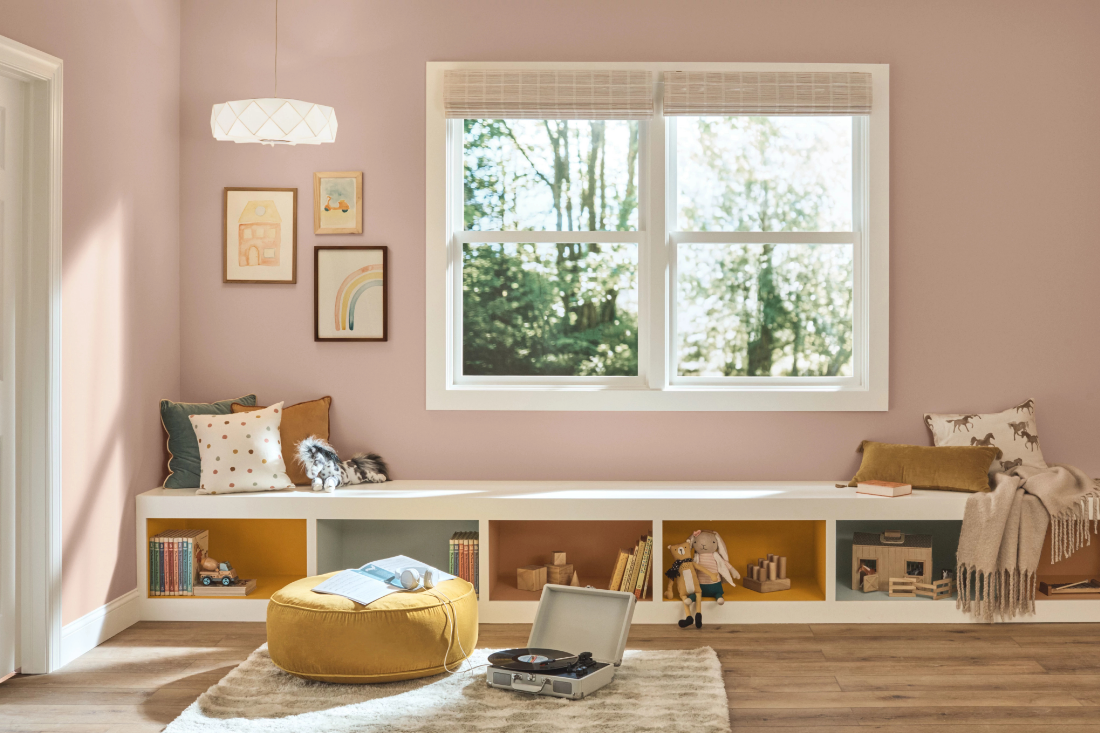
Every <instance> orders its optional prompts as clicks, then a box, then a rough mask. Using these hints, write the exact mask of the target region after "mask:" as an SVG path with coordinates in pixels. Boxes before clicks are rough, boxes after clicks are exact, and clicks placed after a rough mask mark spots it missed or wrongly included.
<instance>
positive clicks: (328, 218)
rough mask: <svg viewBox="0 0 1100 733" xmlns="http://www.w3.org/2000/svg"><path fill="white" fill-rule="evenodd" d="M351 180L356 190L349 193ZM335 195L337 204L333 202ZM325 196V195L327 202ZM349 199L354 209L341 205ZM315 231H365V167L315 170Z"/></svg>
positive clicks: (355, 232) (351, 232)
mask: <svg viewBox="0 0 1100 733" xmlns="http://www.w3.org/2000/svg"><path fill="white" fill-rule="evenodd" d="M326 179H327V180H328V181H329V182H328V183H326ZM349 184H350V185H353V186H354V188H355V190H354V193H350V194H349V193H348V191H347V186H348V185H349ZM326 186H330V187H331V190H325V188H326ZM334 196H335V197H336V203H335V204H333V203H332V198H333V197H334ZM349 196H350V197H351V198H350V201H349V198H348V197H349ZM322 198H323V199H325V200H324V202H322V200H321V199H322ZM349 203H350V204H351V206H352V208H353V211H349V210H348V209H347V208H342V207H340V206H339V205H340V204H344V205H347V204H349ZM313 233H314V234H362V233H363V171H327V172H324V173H314V174H313Z"/></svg>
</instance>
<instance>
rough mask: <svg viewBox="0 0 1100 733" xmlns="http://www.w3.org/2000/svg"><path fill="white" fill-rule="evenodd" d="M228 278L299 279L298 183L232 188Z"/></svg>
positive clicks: (226, 230) (225, 221)
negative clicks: (278, 186)
mask: <svg viewBox="0 0 1100 733" xmlns="http://www.w3.org/2000/svg"><path fill="white" fill-rule="evenodd" d="M222 250H223V252H222V282H226V283H296V282H298V189H296V188H226V189H225V191H224V206H223V209H222Z"/></svg>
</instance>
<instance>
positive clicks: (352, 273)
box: [313, 245, 389, 341]
mask: <svg viewBox="0 0 1100 733" xmlns="http://www.w3.org/2000/svg"><path fill="white" fill-rule="evenodd" d="M388 271H389V248H388V247H386V246H384V245H343V246H340V245H333V246H326V245H318V246H316V247H314V248H313V340H314V341H388V340H389V284H388ZM379 289H380V291H381V292H380V294H379V295H380V297H379V295H375V294H374V292H372V291H377V290H379ZM364 296H365V297H366V298H367V300H362V298H363V297H364ZM364 306H365V312H364V311H362V310H360V308H363V307H364ZM375 309H377V310H375ZM364 316H366V322H365V323H364ZM357 317H358V318H359V324H356V318H357ZM345 334H347V335H345ZM357 334H358V335H357Z"/></svg>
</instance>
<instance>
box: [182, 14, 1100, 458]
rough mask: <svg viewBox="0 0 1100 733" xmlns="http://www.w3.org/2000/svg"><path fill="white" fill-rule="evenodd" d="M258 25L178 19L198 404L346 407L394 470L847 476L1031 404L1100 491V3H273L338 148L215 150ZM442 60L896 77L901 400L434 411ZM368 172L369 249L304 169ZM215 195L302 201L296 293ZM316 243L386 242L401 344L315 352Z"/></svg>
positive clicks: (258, 84)
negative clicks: (733, 66)
mask: <svg viewBox="0 0 1100 733" xmlns="http://www.w3.org/2000/svg"><path fill="white" fill-rule="evenodd" d="M271 8H272V3H271V2H269V1H268V0H262V1H261V0H249V1H247V2H245V1H241V2H235V3H222V2H215V1H214V0H186V1H185V2H184V5H183V50H182V68H183V72H182V80H181V86H182V102H181V105H182V106H181V123H180V124H181V134H182V141H181V153H182V166H181V168H182V179H181V211H182V220H181V263H180V264H181V287H182V293H183V298H182V302H181V333H182V392H183V397H184V398H186V399H189V400H200V399H201V400H207V399H216V398H223V397H228V396H232V395H238V394H242V393H245V392H248V391H255V392H256V393H257V394H259V396H260V399H261V400H262V401H264V402H273V401H276V400H287V401H290V402H294V401H298V400H303V399H309V398H313V397H316V396H319V395H324V394H331V395H332V397H333V408H332V416H333V422H332V426H333V431H334V441H335V443H336V445H337V447H338V448H341V449H344V450H349V451H350V450H355V449H362V448H371V449H373V450H376V451H378V452H380V453H382V454H383V455H384V456H385V457H386V458H387V459H388V460H389V461H390V463H391V465H392V466H393V468H394V474H395V475H396V476H397V477H400V478H440V479H442V478H485V479H502V478H517V479H518V478H526V479H539V478H555V479H833V478H837V479H839V478H843V477H848V476H851V475H852V473H853V472H854V471H855V468H856V466H857V456H856V454H855V452H854V451H855V448H856V446H857V445H858V443H859V441H860V440H862V439H864V438H869V439H877V440H883V441H896V442H912V443H926V442H927V441H928V440H929V436H928V434H927V431H926V429H925V427H924V423H923V421H922V418H921V415H922V413H923V412H925V411H968V412H977V411H996V410H1002V409H1005V408H1007V407H1009V406H1010V405H1013V404H1016V403H1018V402H1019V401H1021V400H1023V399H1025V398H1027V397H1033V398H1035V399H1036V401H1037V402H1038V405H1039V413H1040V414H1039V424H1040V427H1041V428H1042V437H1043V449H1044V454H1045V455H1046V456H1047V457H1048V459H1050V460H1053V461H1058V462H1068V463H1073V464H1077V465H1079V466H1081V467H1082V468H1085V469H1087V470H1089V471H1091V472H1092V473H1093V475H1100V454H1098V453H1097V451H1096V446H1097V442H1098V441H1097V438H1098V437H1100V427H1098V426H1100V423H1098V422H1097V418H1096V416H1097V415H1098V414H1100V389H1097V388H1096V384H1095V381H1096V375H1097V363H1098V361H1100V342H1098V341H1097V340H1096V321H1097V316H1098V315H1100V288H1097V286H1096V273H1097V272H1098V271H1100V246H1098V244H1100V243H1098V241H1097V234H1096V226H1095V222H1094V221H1093V219H1094V217H1093V216H1092V215H1091V214H1092V212H1094V211H1095V210H1096V206H1097V201H1098V200H1100V136H1097V134H1096V123H1097V120H1098V119H1100V95H1096V94H1092V93H1090V92H1088V91H1084V90H1091V89H1094V88H1095V86H1096V80H1097V79H1100V44H1097V43H1096V37H1097V30H1098V28H1100V4H1097V3H1095V2H1091V1H1090V0H1081V1H1079V2H1060V3H1054V4H1051V3H1043V2H1022V1H1017V2H1007V1H1005V0H988V1H986V2H979V1H971V2H966V3H958V2H954V1H953V0H941V1H933V2H921V3H884V2H878V1H872V0H849V1H841V0H836V1H834V2H820V1H819V0H805V1H795V0H778V1H776V2H769V3H759V2H740V1H737V2H734V1H730V0H722V1H717V2H680V3H669V2H660V1H658V0H646V1H644V2H643V1H637V2H625V1H624V2H607V1H605V2H598V3H596V2H591V0H568V1H561V2H555V3H516V2H501V1H496V0H467V2H464V3H439V2H424V1H409V2H402V3H392V2H358V1H352V0H328V1H326V2H324V3H310V2H305V1H304V0H284V1H283V2H282V3H281V5H280V8H281V11H280V12H281V15H280V19H281V28H282V35H281V44H280V47H279V62H280V77H279V92H280V94H281V95H283V96H289V97H292V98H294V97H296V98H302V99H306V100H309V101H316V102H322V103H325V104H331V105H334V106H335V107H336V110H337V112H338V114H339V119H340V131H339V136H338V141H337V143H336V144H334V145H325V146H320V147H306V146H303V147H296V148H289V147H284V148H277V149H271V148H262V147H260V146H255V145H232V144H229V143H219V142H215V141H214V140H213V139H212V138H211V135H210V128H209V117H210V106H211V104H213V103H215V102H220V101H223V100H226V99H237V98H241V97H247V96H251V95H256V96H262V95H268V94H270V93H271V42H272V41H271V34H272V20H271ZM242 28H248V29H249V30H248V31H247V32H243V31H242ZM432 60H499V61H508V60H545V61H554V60H562V61H569V60H623V61H627V60H683V61H708V60H713V61H775V62H784V61H786V62H875V63H889V64H890V65H891V77H892V88H891V100H892V109H891V115H892V117H891V119H892V130H891V137H892V150H893V155H892V161H891V163H892V169H891V173H892V175H891V188H892V207H891V222H892V225H893V226H892V233H891V245H892V251H891V344H890V347H891V348H890V356H891V365H892V368H891V375H890V385H891V390H890V404H891V409H890V410H889V411H888V412H873V413H737V412H728V413H701V414H691V413H631V414H623V413H608V412H604V413H598V412H597V413H587V414H583V415H579V414H575V413H517V412H512V413H506V412H428V411H426V410H425V409H424V358H425V357H424V353H425V348H424V247H425V243H424V190H425V184H424V75H425V67H424V64H425V62H426V61H432ZM1021 95H1026V96H1028V97H1030V99H1031V100H1032V101H1031V102H1030V103H1028V104H1026V105H1024V104H1020V103H1019V102H1018V100H1019V99H1020V98H1021ZM1043 110H1051V111H1050V112H1046V111H1043ZM360 169H361V170H363V171H364V174H365V211H366V214H365V217H364V230H365V232H366V234H365V235H363V236H361V237H360V236H350V235H344V236H328V237H317V236H314V235H313V234H311V233H310V232H311V229H310V226H309V223H308V222H309V221H310V220H311V216H312V208H311V207H312V204H311V196H312V182H311V181H312V178H311V176H312V173H313V172H314V171H323V170H360ZM223 186H286V187H291V186H297V187H298V189H299V196H300V198H299V201H300V208H299V222H300V224H299V253H298V272H299V275H298V277H299V282H298V284H297V285H295V286H278V285H272V286H257V285H224V284H222V282H221V265H220V260H219V248H220V242H221V235H220V226H221V215H222V209H221V206H222V205H221V190H222V187H223ZM319 243H323V244H337V243H346V244H351V243H373V244H386V245H389V247H390V259H391V262H392V268H391V278H392V280H391V291H390V304H391V309H392V311H391V314H390V333H391V336H390V341H389V342H388V343H384V344H344V343H320V344H319V343H315V342H314V341H313V338H312V325H311V322H312V313H313V309H312V296H313V257H312V249H313V246H314V245H315V244H319Z"/></svg>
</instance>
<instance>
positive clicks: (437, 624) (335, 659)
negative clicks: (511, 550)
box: [267, 573, 477, 684]
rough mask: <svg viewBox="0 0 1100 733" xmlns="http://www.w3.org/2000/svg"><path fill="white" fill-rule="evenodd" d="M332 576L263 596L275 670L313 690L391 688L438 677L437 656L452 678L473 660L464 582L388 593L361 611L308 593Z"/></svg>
mask: <svg viewBox="0 0 1100 733" xmlns="http://www.w3.org/2000/svg"><path fill="white" fill-rule="evenodd" d="M333 575H335V573H329V574H328V575H318V576H316V577H313V578H303V579H301V580H296V581H295V582H293V583H291V584H290V585H288V586H286V587H285V588H283V589H282V590H280V591H277V592H276V593H275V594H274V595H273V596H271V602H270V603H269V604H268V606H267V650H268V653H270V654H271V661H273V662H274V663H275V664H276V666H278V667H279V669H282V670H283V671H285V672H289V673H291V674H294V675H297V676H299V677H304V678H306V679H309V680H317V681H320V682H338V683H343V684H361V683H364V682H395V681H397V680H411V679H415V678H417V677H427V676H428V675H433V674H439V673H440V672H443V671H445V670H444V656H446V667H447V669H450V670H454V669H455V668H456V667H457V666H458V665H459V664H460V663H461V662H462V661H463V660H464V659H465V658H466V655H467V654H470V653H471V652H473V650H474V645H476V644H477V597H476V596H475V595H474V587H473V586H472V585H470V584H469V583H468V582H466V581H465V580H462V579H460V578H455V579H454V580H448V581H446V582H444V583H440V584H439V585H438V586H436V587H435V588H433V589H431V590H423V589H421V590H418V591H403V592H397V593H392V594H390V595H388V596H386V597H385V598H380V599H378V600H377V601H375V602H374V603H372V604H370V605H369V606H363V605H360V604H358V603H356V602H355V601H352V600H350V599H348V598H344V597H343V596H334V595H328V594H324V593H314V592H313V588H314V586H316V585H319V584H320V583H321V582H322V581H324V580H326V579H327V578H330V577H332V576H333ZM445 597H447V598H450V600H451V602H450V603H448V602H447V600H445ZM454 620H457V623H456V624H455V626H454V627H453V628H452V621H454ZM452 636H453V643H452ZM460 642H461V643H460ZM448 647H450V651H449V652H448ZM463 650H465V654H464V653H463Z"/></svg>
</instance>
